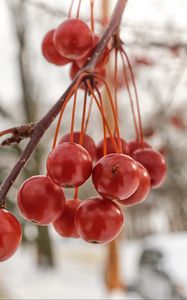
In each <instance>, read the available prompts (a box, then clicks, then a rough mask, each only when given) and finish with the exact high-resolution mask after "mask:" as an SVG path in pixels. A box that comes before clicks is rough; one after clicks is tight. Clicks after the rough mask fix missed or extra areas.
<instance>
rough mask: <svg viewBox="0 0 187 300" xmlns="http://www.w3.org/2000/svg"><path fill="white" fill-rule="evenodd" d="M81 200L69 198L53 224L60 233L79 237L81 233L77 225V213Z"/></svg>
mask: <svg viewBox="0 0 187 300" xmlns="http://www.w3.org/2000/svg"><path fill="white" fill-rule="evenodd" d="M80 203H81V202H80V201H79V200H78V199H76V200H68V201H67V202H66V207H65V209H64V211H63V213H62V214H61V216H60V217H59V218H58V219H57V220H56V221H55V222H54V223H53V226H54V228H55V230H56V232H57V233H58V234H60V235H61V236H62V237H67V238H78V237H79V234H78V233H77V229H76V227H75V214H76V212H77V208H78V206H79V205H80Z"/></svg>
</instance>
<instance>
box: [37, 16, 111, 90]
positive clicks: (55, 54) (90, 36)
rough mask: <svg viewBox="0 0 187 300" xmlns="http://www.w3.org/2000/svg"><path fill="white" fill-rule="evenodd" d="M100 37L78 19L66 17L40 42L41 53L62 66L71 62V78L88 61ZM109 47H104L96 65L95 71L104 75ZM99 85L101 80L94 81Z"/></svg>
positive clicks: (49, 60) (51, 61)
mask: <svg viewBox="0 0 187 300" xmlns="http://www.w3.org/2000/svg"><path fill="white" fill-rule="evenodd" d="M99 40H100V37H99V36H98V35H97V34H95V33H94V32H93V31H92V30H91V29H90V28H89V26H88V25H87V24H86V23H85V22H83V21H82V20H80V19H72V18H71V19H68V20H66V21H64V22H63V23H61V24H60V25H59V26H58V27H57V29H56V30H54V29H53V30H50V31H49V32H48V33H47V34H46V35H45V37H44V39H43V42H42V53H43V55H44V57H45V59H46V60H47V61H48V62H50V63H52V64H55V65H58V66H64V65H66V64H68V63H72V65H71V68H70V78H71V79H72V80H73V79H74V78H75V76H76V75H77V73H78V72H79V70H80V69H81V68H82V67H83V66H84V65H85V64H86V63H87V62H88V61H89V58H90V57H91V56H92V54H93V52H94V51H95V49H96V47H97V44H98V42H99ZM109 52H110V50H109V48H106V49H105V50H104V52H103V54H102V57H101V59H100V60H99V62H98V63H97V65H96V68H95V72H96V73H97V74H98V75H100V76H102V77H105V69H104V66H105V64H106V63H107V61H108V59H109ZM96 83H97V84H98V86H99V85H101V82H99V83H98V82H96Z"/></svg>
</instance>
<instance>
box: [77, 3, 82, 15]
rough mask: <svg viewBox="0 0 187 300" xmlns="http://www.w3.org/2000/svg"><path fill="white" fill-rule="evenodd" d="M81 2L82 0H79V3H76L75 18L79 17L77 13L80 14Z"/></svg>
mask: <svg viewBox="0 0 187 300" xmlns="http://www.w3.org/2000/svg"><path fill="white" fill-rule="evenodd" d="M81 2H82V0H79V4H78V8H77V19H79V15H80V8H81Z"/></svg>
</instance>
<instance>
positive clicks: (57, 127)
mask: <svg viewBox="0 0 187 300" xmlns="http://www.w3.org/2000/svg"><path fill="white" fill-rule="evenodd" d="M83 76H84V74H83V75H82V76H80V78H79V80H77V82H76V84H75V86H74V89H73V90H72V92H71V91H70V93H69V95H68V96H67V98H66V99H65V101H64V103H63V104H62V108H61V110H60V115H59V119H58V122H57V126H56V130H55V135H54V140H53V147H52V149H54V148H55V146H56V143H57V139H58V133H59V130H60V125H61V121H62V116H63V114H64V111H65V108H66V105H67V103H68V102H69V100H70V99H71V97H72V96H73V94H74V92H75V91H77V88H78V86H79V84H80V81H81V79H82V78H83Z"/></svg>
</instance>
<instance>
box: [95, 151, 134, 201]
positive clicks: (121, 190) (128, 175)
mask: <svg viewBox="0 0 187 300" xmlns="http://www.w3.org/2000/svg"><path fill="white" fill-rule="evenodd" d="M92 181H93V184H94V186H95V188H96V190H97V191H98V193H99V194H100V195H102V196H103V197H104V198H107V199H117V200H123V199H125V198H128V197H130V196H131V195H132V194H133V193H134V192H135V191H136V189H137V188H138V185H139V168H138V165H137V163H136V162H135V161H134V160H133V159H132V158H131V157H130V156H128V155H125V154H108V155H106V156H104V157H103V158H101V159H100V160H99V161H98V162H97V164H96V165H95V167H94V168H93V172H92Z"/></svg>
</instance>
